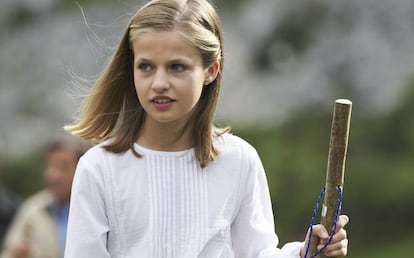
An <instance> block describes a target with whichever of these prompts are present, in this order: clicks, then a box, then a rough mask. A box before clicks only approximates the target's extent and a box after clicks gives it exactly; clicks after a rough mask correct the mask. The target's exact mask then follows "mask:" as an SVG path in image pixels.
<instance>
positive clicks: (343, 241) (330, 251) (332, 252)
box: [300, 215, 349, 258]
mask: <svg viewBox="0 0 414 258" xmlns="http://www.w3.org/2000/svg"><path fill="white" fill-rule="evenodd" d="M348 222H349V218H348V216H346V215H341V216H339V219H338V224H337V226H336V232H335V235H334V236H333V238H332V241H331V243H330V244H329V245H328V246H327V247H326V249H325V250H324V251H323V253H324V255H326V256H328V257H336V256H339V257H342V256H346V254H347V252H348V239H347V236H346V230H345V229H344V227H345V225H346V224H348ZM308 239H309V232H308V234H307V235H306V239H305V244H304V246H303V247H302V249H301V251H300V257H302V258H303V257H304V255H305V251H306V244H307V242H308ZM328 239H329V233H328V231H327V230H326V229H325V227H324V226H323V225H321V224H318V225H315V226H313V228H312V239H311V243H310V248H309V252H308V257H310V256H311V255H312V254H314V253H316V252H317V251H318V250H319V249H321V248H322V247H323V246H324V244H325V243H326V242H327V241H328Z"/></svg>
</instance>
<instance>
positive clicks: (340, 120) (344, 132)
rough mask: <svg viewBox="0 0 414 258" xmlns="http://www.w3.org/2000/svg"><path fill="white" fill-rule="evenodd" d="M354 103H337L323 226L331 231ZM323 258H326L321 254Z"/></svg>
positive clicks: (344, 101) (340, 101)
mask: <svg viewBox="0 0 414 258" xmlns="http://www.w3.org/2000/svg"><path fill="white" fill-rule="evenodd" d="M351 109H352V102H351V101H349V100H347V99H338V100H336V101H335V107H334V112H333V118H332V127H331V135H330V141H329V154H328V165H327V171H326V185H325V187H326V190H325V197H324V202H323V205H322V216H321V224H322V225H324V226H325V228H326V229H327V230H328V232H329V233H330V231H331V230H332V227H333V225H334V222H335V213H336V209H337V205H338V197H339V193H338V188H337V187H338V186H340V187H341V188H342V189H343V184H344V173H345V160H346V153H347V148H348V137H349V126H350V122H351ZM321 257H326V256H324V255H323V254H321Z"/></svg>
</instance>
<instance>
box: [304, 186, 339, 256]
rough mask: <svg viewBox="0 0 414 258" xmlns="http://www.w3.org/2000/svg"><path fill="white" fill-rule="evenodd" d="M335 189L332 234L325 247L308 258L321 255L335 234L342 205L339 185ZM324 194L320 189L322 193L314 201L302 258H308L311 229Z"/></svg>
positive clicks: (323, 190)
mask: <svg viewBox="0 0 414 258" xmlns="http://www.w3.org/2000/svg"><path fill="white" fill-rule="evenodd" d="M337 189H338V204H337V206H336V211H335V219H334V225H333V228H332V232H331V234H330V235H329V239H328V241H327V242H326V243H325V245H324V246H323V247H322V248H321V249H319V250H318V251H317V252H316V253H314V254H313V255H312V256H310V257H309V258H314V257H316V256H317V255H319V254H320V253H322V252H323V251H324V250H325V249H326V247H327V246H328V245H329V244H330V243H331V241H332V238H333V236H334V234H335V231H336V227H337V225H338V219H339V214H340V213H341V205H342V187H341V186H340V185H339V186H338V187H337ZM324 194H325V187H323V188H322V191H321V192H320V194H319V197H318V200H317V201H316V204H315V208H314V209H313V214H312V219H311V223H310V225H309V238H308V242H307V243H306V252H305V256H304V258H307V257H308V253H309V249H310V243H311V238H312V228H313V225H314V224H315V218H316V214H317V213H318V210H319V206H320V204H321V201H322V197H323V196H324Z"/></svg>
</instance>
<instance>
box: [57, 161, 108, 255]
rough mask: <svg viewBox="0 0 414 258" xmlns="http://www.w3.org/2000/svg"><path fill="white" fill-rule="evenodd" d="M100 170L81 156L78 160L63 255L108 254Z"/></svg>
mask: <svg viewBox="0 0 414 258" xmlns="http://www.w3.org/2000/svg"><path fill="white" fill-rule="evenodd" d="M100 172H102V171H100V168H99V167H98V166H97V165H92V164H91V163H89V162H88V160H87V159H86V158H85V157H82V158H81V160H80V161H79V164H78V167H77V169H76V173H75V178H74V181H73V185H72V194H71V206H70V211H69V222H68V230H67V239H66V250H65V258H83V257H84V258H89V257H100V258H105V257H110V255H109V252H108V250H107V236H108V232H109V223H108V219H107V215H106V209H105V203H104V181H103V179H102V177H101V176H99V175H100V174H99V173H100Z"/></svg>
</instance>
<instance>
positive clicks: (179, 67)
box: [171, 64, 185, 72]
mask: <svg viewBox="0 0 414 258" xmlns="http://www.w3.org/2000/svg"><path fill="white" fill-rule="evenodd" d="M171 70H173V71H174V72H182V71H184V70H185V66H184V65H181V64H173V65H171Z"/></svg>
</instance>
